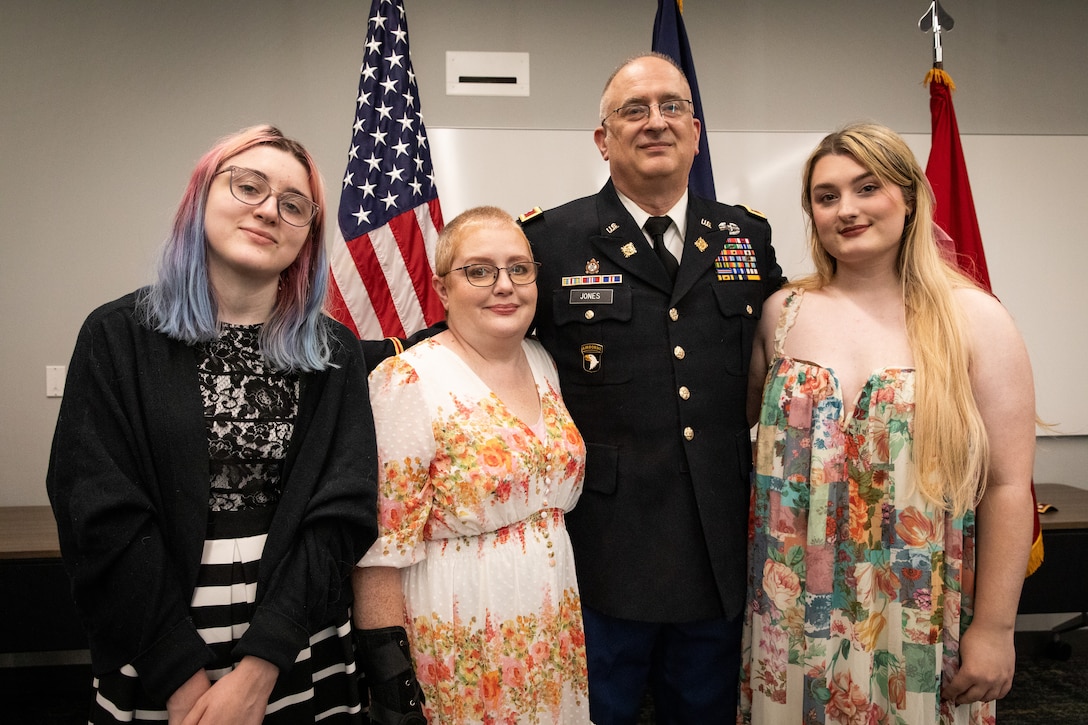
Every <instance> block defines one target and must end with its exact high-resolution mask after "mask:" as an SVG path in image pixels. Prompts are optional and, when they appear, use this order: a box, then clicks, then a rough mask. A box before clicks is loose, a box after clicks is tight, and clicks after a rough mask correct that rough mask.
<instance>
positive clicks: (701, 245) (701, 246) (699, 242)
mask: <svg viewBox="0 0 1088 725" xmlns="http://www.w3.org/2000/svg"><path fill="white" fill-rule="evenodd" d="M707 246H708V245H707V243H706V240H705V239H703V238H702V237H699V238H698V239H696V240H695V247H696V248H697V249H698V250H699V251H700V252H705V251H706V248H707Z"/></svg>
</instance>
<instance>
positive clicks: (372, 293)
mask: <svg viewBox="0 0 1088 725" xmlns="http://www.w3.org/2000/svg"><path fill="white" fill-rule="evenodd" d="M442 226H443V222H442V208H441V206H440V205H439V203H438V199H433V200H431V201H429V202H427V203H426V204H421V205H420V206H417V207H416V208H415V209H411V210H409V211H406V212H404V213H402V214H400V215H399V216H396V217H394V218H393V219H391V220H390V221H389V223H388V224H386V225H385V226H383V227H381V228H379V229H375V230H373V231H371V232H370V233H369V234H363V235H362V236H359V237H356V238H355V239H352V240H348V241H345V240H344V237H343V234H342V233H340V232H339V230H338V232H337V235H336V239H335V240H334V243H333V247H332V250H331V251H330V254H329V259H330V263H331V266H332V279H331V280H330V285H329V309H330V312H331V313H332V314H333V317H335V318H336V319H338V320H340V322H342V323H344V324H345V325H347V326H348V327H349V328H351V330H352V331H353V332H354V333H355V335H356V337H360V338H367V339H376V338H381V337H389V336H394V337H405V336H407V335H410V334H411V333H413V332H415V331H417V330H420V329H422V328H424V327H427V326H428V325H430V324H432V323H433V322H435V321H437V320H440V319H442V317H443V315H444V314H445V312H444V310H443V309H442V303H441V302H440V301H439V300H438V297H437V296H436V295H435V294H434V291H433V289H432V288H431V275H432V274H433V268H434V266H433V260H434V249H435V243H436V242H437V241H438V232H439V230H440V229H442Z"/></svg>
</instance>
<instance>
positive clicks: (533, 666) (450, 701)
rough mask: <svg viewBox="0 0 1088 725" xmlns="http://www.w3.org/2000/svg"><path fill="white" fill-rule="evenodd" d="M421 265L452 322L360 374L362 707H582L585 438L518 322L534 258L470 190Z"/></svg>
mask: <svg viewBox="0 0 1088 725" xmlns="http://www.w3.org/2000/svg"><path fill="white" fill-rule="evenodd" d="M435 268H436V272H437V273H436V275H435V277H434V280H433V283H434V287H435V289H436V291H437V292H438V294H439V296H440V297H441V299H442V302H443V304H444V306H445V307H446V311H447V318H448V323H449V329H448V330H447V331H445V332H442V333H440V334H438V335H436V336H435V337H433V338H431V339H429V340H427V341H425V342H423V343H420V344H418V345H416V346H414V347H412V348H410V349H408V350H407V351H405V352H404V353H402V354H401V355H400V356H398V357H395V358H390V359H389V360H386V361H385V362H384V363H382V364H381V365H379V366H378V367H377V368H376V369H375V370H374V372H373V373H372V374H371V377H370V384H371V386H372V387H371V391H372V393H371V400H372V405H373V407H374V417H375V425H376V428H377V435H378V457H379V465H380V473H379V539H378V541H377V542H376V543H375V544H374V546H373V547H372V548H371V549H370V551H369V553H368V554H367V555H366V557H364V558H363V560H362V561H361V562H360V568H358V569H357V570H356V575H355V590H356V596H357V600H356V605H355V606H356V609H355V617H356V626H357V627H359V628H360V629H359V631H358V632H357V637H358V641H359V642H360V646H361V648H362V651H363V652H364V655H363V669H364V671H365V673H366V678H367V680H368V683H369V687H370V694H371V708H370V716H371V719H372V720H373V721H374V722H378V723H384V722H401V720H400V718H401V717H402V715H403V714H405V713H412V712H417V713H422V714H423V715H425V716H426V717H427V718H428V721H429V722H431V723H484V722H487V723H566V724H572V723H587V722H589V714H588V713H589V710H588V700H587V685H586V659H585V638H584V634H583V629H582V617H581V606H580V601H579V596H578V586H577V582H576V579H575V571H574V559H573V555H572V553H571V546H570V540H569V539H568V537H567V531H566V528H565V526H564V514H565V513H566V512H567V511H569V510H570V509H571V508H573V506H574V504H575V502H576V501H577V500H578V496H579V494H580V492H581V487H582V477H583V473H584V466H585V463H584V461H585V446H584V443H583V442H582V437H581V436H580V435H579V433H578V430H577V429H576V428H575V427H574V423H573V422H572V421H571V418H570V415H569V414H568V413H567V409H566V407H565V406H564V405H563V401H562V399H561V397H560V394H559V383H558V377H557V375H556V370H555V366H554V364H553V363H552V360H551V358H550V357H548V355H547V353H545V352H544V350H543V348H542V347H541V346H540V345H539V344H538V343H537V342H536V341H534V340H529V339H526V337H525V333H526V331H527V330H528V328H529V325H530V324H531V323H532V319H533V315H534V311H535V308H536V285H535V280H536V272H537V263H536V262H534V261H533V258H532V253H531V251H530V249H529V244H528V242H527V241H526V239H525V236H524V234H522V232H521V229H520V228H519V227H518V226H517V225H516V224H515V223H514V221H513V220H512V219H511V217H510V216H509V215H508V214H506V213H505V212H503V211H501V210H499V209H495V208H492V207H481V208H477V209H472V210H469V211H467V212H465V213H464V214H462V215H460V216H458V217H457V218H456V219H454V220H453V221H452V222H450V224H449V225H447V226H446V228H445V230H444V231H443V232H442V234H441V236H440V237H439V241H438V246H437V249H436V253H435ZM413 662H414V672H415V673H416V677H417V678H418V684H417V682H416V681H415V680H413V678H412V669H413V668H412V663H413ZM420 695H422V698H421V697H420ZM421 699H422V700H423V702H422V703H421V702H420V700H421ZM416 719H417V721H419V722H422V720H421V719H419V716H417V718H416Z"/></svg>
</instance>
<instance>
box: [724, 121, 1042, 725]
mask: <svg viewBox="0 0 1088 725" xmlns="http://www.w3.org/2000/svg"><path fill="white" fill-rule="evenodd" d="M803 179H804V192H803V201H802V204H803V206H804V208H805V211H806V213H807V214H808V215H809V219H810V222H811V238H810V246H811V250H812V253H813V260H814V263H815V266H816V274H815V275H813V276H812V277H810V278H808V279H805V280H801V281H800V282H797V283H794V284H793V285H791V286H789V287H787V288H786V289H783V290H781V291H779V292H778V293H776V294H775V295H773V296H772V297H771V298H769V299H768V301H767V303H766V305H765V306H764V315H763V318H762V320H761V322H760V328H759V332H758V333H757V337H756V348H755V352H754V353H753V361H752V367H751V371H752V373H751V378H752V379H751V385H750V395H749V420H751V421H752V422H753V423H757V424H758V438H757V445H756V464H755V474H756V475H755V487H754V492H753V505H752V540H751V548H750V558H749V566H750V570H749V572H750V573H749V590H748V591H749V605H748V608H747V612H746V621H745V630H744V640H743V641H744V644H743V649H744V666H743V682H742V686H741V713H740V715H741V717H740V720H741V722H745V723H842V724H846V723H850V724H854V723H902V724H904V725H927V724H930V723H938V722H940V723H989V724H991V725H992V723H994V703H993V701H994V700H996V699H997V698H1000V697H1002V696H1004V694H1005V693H1006V692H1007V691H1008V689H1009V687H1010V685H1011V684H1012V674H1013V665H1014V662H1015V655H1014V651H1013V629H1014V624H1015V618H1016V607H1017V603H1018V600H1019V595H1020V585H1021V582H1022V581H1023V577H1024V571H1025V569H1026V566H1027V559H1028V550H1029V548H1030V545H1031V531H1032V518H1031V516H1032V514H1031V506H1032V502H1031V490H1030V480H1031V471H1032V460H1033V453H1034V445H1035V429H1034V392H1033V386H1032V382H1031V366H1030V363H1029V361H1028V356H1027V352H1026V350H1025V347H1024V343H1023V340H1022V339H1021V337H1020V334H1019V333H1018V332H1017V330H1016V327H1015V325H1014V324H1013V322H1012V319H1011V318H1010V316H1009V314H1008V312H1006V311H1005V309H1004V308H1003V307H1002V306H1001V305H1000V303H999V302H998V301H997V300H995V299H994V298H993V297H991V296H990V295H988V294H986V293H985V292H983V291H981V290H979V289H978V288H977V287H976V286H975V285H973V284H972V283H971V282H970V281H969V280H967V279H966V278H964V277H963V276H962V275H960V274H959V273H958V272H956V271H955V270H954V269H953V268H952V267H951V266H950V265H948V264H947V263H945V262H944V261H943V260H942V259H941V257H940V254H939V251H938V247H937V243H936V240H935V238H934V226H933V215H932V212H933V196H932V191H931V190H930V188H929V184H928V182H927V181H926V178H925V175H924V174H923V172H922V170H921V168H920V167H919V165H918V163H917V161H916V160H915V158H914V155H913V154H912V153H911V151H910V149H909V148H908V147H907V145H906V144H905V143H904V142H903V140H902V139H901V138H900V137H899V136H897V135H896V134H894V133H893V132H892V131H890V130H889V129H887V128H884V127H882V126H876V125H855V126H850V127H847V128H846V129H844V130H842V131H840V132H837V133H834V134H831V135H830V136H828V137H827V138H825V139H824V140H823V142H821V144H820V145H819V146H818V147H817V149H816V151H814V152H813V154H812V156H811V157H810V158H809V161H808V163H807V164H806V166H805V170H804V174H803ZM775 311H778V312H777V314H776V312H775Z"/></svg>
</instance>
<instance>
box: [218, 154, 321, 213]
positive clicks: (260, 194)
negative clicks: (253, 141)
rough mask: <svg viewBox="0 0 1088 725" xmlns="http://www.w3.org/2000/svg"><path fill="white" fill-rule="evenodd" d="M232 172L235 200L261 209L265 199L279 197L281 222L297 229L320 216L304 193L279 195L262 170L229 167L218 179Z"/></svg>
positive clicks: (280, 193)
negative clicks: (260, 206) (273, 196)
mask: <svg viewBox="0 0 1088 725" xmlns="http://www.w3.org/2000/svg"><path fill="white" fill-rule="evenodd" d="M228 171H229V172H230V193H231V195H232V196H234V198H235V199H237V200H238V201H240V202H242V203H243V204H248V205H249V206H259V205H260V204H263V203H264V201H265V199H267V198H268V197H270V196H272V195H273V194H275V195H276V210H277V211H278V212H279V215H280V219H282V220H283V221H285V222H287V223H288V224H290V225H291V226H293V227H304V226H306V225H307V224H309V223H310V222H312V221H313V220H314V217H315V216H317V210H318V208H319V207H318V206H317V204H315V203H313V202H312V201H310V200H309V199H307V198H306V197H305V196H303V195H302V194H296V193H295V192H293V191H284V192H277V191H276V190H275V189H273V188H272V185H271V184H269V183H268V179H266V178H265V176H264V174H262V173H261V172H260V171H254V170H253V169H246V168H243V167H241V166H228V167H227V168H225V169H223V170H222V171H217V172H216V174H215V175H216V176H218V175H219V174H225V173H227V172H228Z"/></svg>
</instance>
